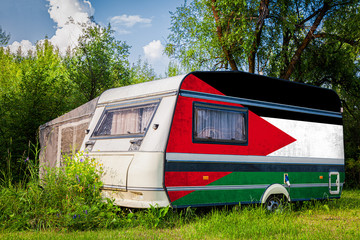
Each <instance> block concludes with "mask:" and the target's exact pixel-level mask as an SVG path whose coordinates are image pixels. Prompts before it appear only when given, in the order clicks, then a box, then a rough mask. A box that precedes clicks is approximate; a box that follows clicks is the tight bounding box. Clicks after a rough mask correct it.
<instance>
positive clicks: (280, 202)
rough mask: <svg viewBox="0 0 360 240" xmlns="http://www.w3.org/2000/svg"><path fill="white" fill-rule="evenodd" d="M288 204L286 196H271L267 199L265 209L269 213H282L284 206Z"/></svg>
mask: <svg viewBox="0 0 360 240" xmlns="http://www.w3.org/2000/svg"><path fill="white" fill-rule="evenodd" d="M285 203H286V197H285V196H284V195H271V196H270V197H268V199H266V202H265V206H264V207H265V209H266V210H268V211H269V212H277V211H282V210H283V209H284V204H285Z"/></svg>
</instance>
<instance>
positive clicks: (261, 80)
mask: <svg viewBox="0 0 360 240" xmlns="http://www.w3.org/2000/svg"><path fill="white" fill-rule="evenodd" d="M341 112H342V111H341V103H340V100H339V97H338V96H337V94H336V93H335V92H334V91H332V90H330V89H325V88H320V87H314V86H310V85H305V84H300V83H295V82H290V81H285V80H281V79H276V78H270V77H266V76H260V75H255V74H250V73H244V72H192V73H189V74H187V75H184V76H177V77H171V78H166V79H162V80H156V81H151V82H145V83H140V84H136V85H131V86H126V87H121V88H114V89H109V90H107V91H105V92H104V93H102V94H101V95H100V96H99V97H98V98H96V99H94V100H92V101H90V102H88V103H86V104H84V105H83V106H80V107H79V108H77V109H74V110H73V111H71V112H69V113H67V114H65V115H63V116H61V117H59V118H57V119H54V120H52V121H50V122H48V123H46V124H44V125H42V126H41V127H40V143H41V146H42V152H41V161H42V164H43V165H47V166H60V165H61V155H62V154H63V153H68V152H70V151H71V149H73V148H75V149H76V150H78V149H81V150H86V151H88V152H89V155H90V156H91V157H94V158H96V159H97V160H98V161H99V162H101V163H102V164H103V167H104V175H103V177H102V182H103V184H104V185H103V189H102V192H103V195H104V196H106V197H111V198H113V199H114V200H115V203H116V204H118V205H120V206H126V207H134V208H146V207H149V206H150V205H153V206H160V207H161V206H168V205H171V206H172V207H179V208H180V207H188V206H212V205H230V204H239V203H241V204H243V203H266V204H267V205H268V207H269V208H270V209H272V208H276V207H277V206H278V204H279V199H280V198H285V199H286V200H288V201H303V200H310V199H331V198H339V197H340V195H341V190H342V186H343V183H344V178H345V176H344V145H343V127H342V113H341Z"/></svg>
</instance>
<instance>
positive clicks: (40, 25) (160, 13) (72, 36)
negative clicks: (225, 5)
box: [0, 0, 184, 75]
mask: <svg viewBox="0 0 360 240" xmlns="http://www.w3.org/2000/svg"><path fill="white" fill-rule="evenodd" d="M183 3H184V1H183V0H153V1H150V0H89V1H87V0H0V26H1V27H2V29H3V31H5V32H6V33H10V35H11V38H10V42H9V46H10V48H11V49H12V50H13V51H15V50H16V49H17V48H18V47H19V46H21V47H22V49H24V50H26V49H31V48H33V46H34V44H35V43H36V42H37V41H41V40H42V39H44V38H45V36H47V37H48V38H49V39H50V40H51V41H52V42H53V44H55V45H58V46H59V48H60V50H61V49H66V46H67V45H71V46H75V45H76V39H77V37H78V35H79V34H80V33H81V29H80V28H79V27H78V25H77V26H75V24H69V20H68V19H69V16H71V17H72V18H73V19H74V20H75V21H76V22H85V21H86V19H87V17H88V16H90V15H93V16H94V18H95V21H96V22H97V23H98V24H100V25H104V26H105V25H107V24H108V23H111V25H112V27H113V29H114V30H115V37H116V39H118V40H121V41H126V43H127V44H128V45H130V46H131V51H130V60H131V61H132V62H134V61H136V60H137V59H138V58H139V57H140V58H141V59H143V60H145V59H146V60H147V61H148V62H149V63H150V64H151V65H152V66H153V67H154V69H155V70H156V72H157V73H158V74H162V75H164V72H165V71H166V68H167V64H168V61H169V59H168V58H167V57H166V56H164V55H162V54H161V53H162V50H163V48H164V46H165V44H166V39H167V36H168V34H169V27H170V21H171V19H170V13H169V11H175V9H176V7H178V6H180V5H181V4H183Z"/></svg>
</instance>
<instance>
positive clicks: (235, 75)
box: [98, 71, 341, 112]
mask: <svg viewBox="0 0 360 240" xmlns="http://www.w3.org/2000/svg"><path fill="white" fill-rule="evenodd" d="M190 75H193V76H196V77H197V78H199V79H201V80H202V81H203V82H205V83H206V84H208V85H210V86H212V87H213V88H215V89H217V90H218V91H220V92H221V93H223V94H224V95H226V96H232V97H238V98H245V99H255V100H260V101H265V102H273V103H280V104H287V105H294V106H300V107H306V108H313V109H321V110H325V111H333V112H340V111H341V110H340V109H341V102H340V99H339V97H338V95H337V94H336V93H335V92H334V91H333V90H331V89H326V88H321V87H315V86H311V85H307V84H302V83H296V82H291V81H287V80H282V79H278V78H272V77H266V76H261V75H256V74H251V73H246V72H238V71H236V72H235V71H212V72H211V71H210V72H209V71H197V72H191V73H189V74H187V75H180V76H176V77H170V78H165V79H161V80H155V81H150V82H145V83H140V84H136V85H130V86H125V87H120V88H113V89H109V90H107V91H105V92H104V93H103V94H102V95H101V96H100V98H99V101H98V104H104V103H110V102H114V101H120V100H126V99H134V98H139V97H148V96H156V95H159V94H163V93H164V94H165V93H170V92H177V91H179V90H180V89H181V84H182V83H184V82H185V81H187V79H189V78H188V77H189V76H190ZM189 81H190V79H189ZM190 84H191V83H190Z"/></svg>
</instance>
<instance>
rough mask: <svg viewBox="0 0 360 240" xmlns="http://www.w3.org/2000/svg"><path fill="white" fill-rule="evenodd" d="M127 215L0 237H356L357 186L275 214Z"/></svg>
mask: <svg viewBox="0 0 360 240" xmlns="http://www.w3.org/2000/svg"><path fill="white" fill-rule="evenodd" d="M124 211H125V210H124ZM127 211H128V210H127ZM127 218H128V219H127V220H128V224H126V221H124V222H123V224H122V225H121V226H118V227H117V228H116V229H101V228H99V229H98V230H96V231H68V230H66V229H59V228H57V229H47V230H45V231H15V232H14V231H11V232H10V231H8V230H3V232H1V233H0V239H360V190H345V191H343V194H342V197H341V199H338V200H333V201H322V202H321V201H314V202H305V203H304V204H302V205H300V204H290V205H288V206H286V207H285V209H284V210H283V211H282V212H275V213H268V212H266V211H264V209H263V208H261V207H257V206H241V207H239V206H235V207H223V208H199V209H196V210H194V209H188V210H183V211H179V210H177V211H172V209H169V211H168V212H166V211H165V212H161V211H160V210H159V209H149V210H139V211H136V212H135V213H133V214H130V217H129V214H128V215H127ZM6 231H8V232H6Z"/></svg>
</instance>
